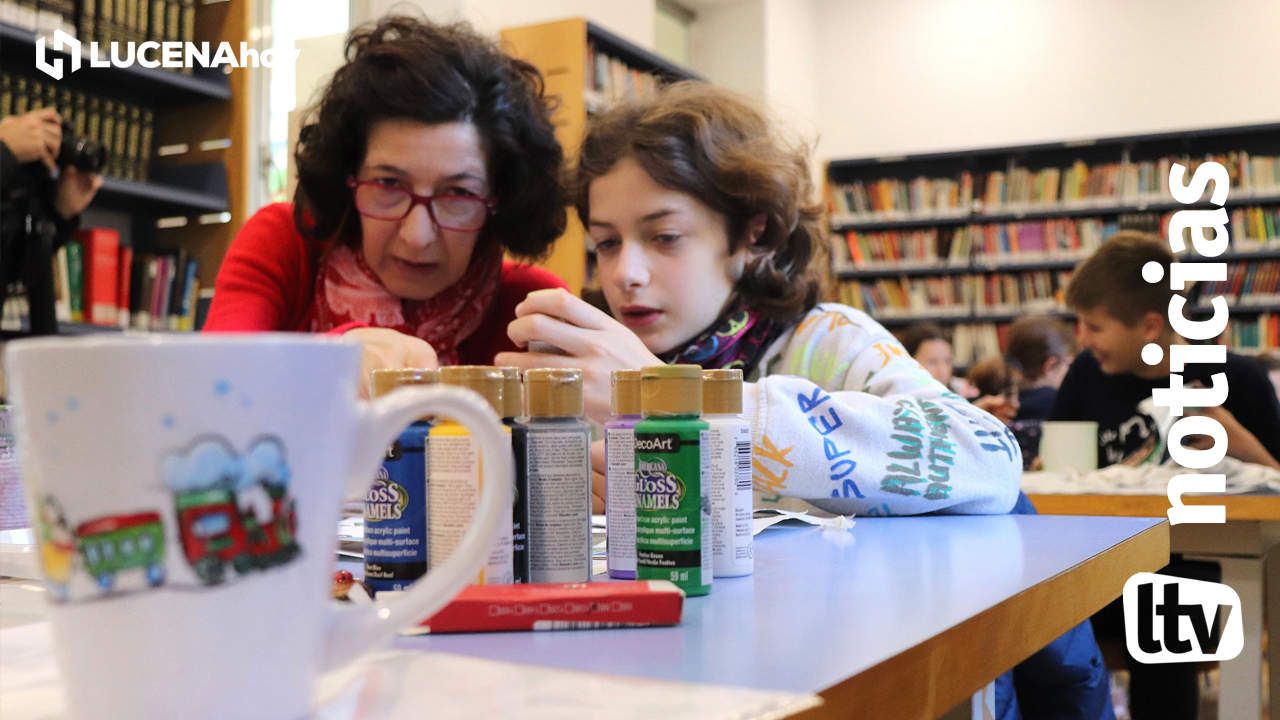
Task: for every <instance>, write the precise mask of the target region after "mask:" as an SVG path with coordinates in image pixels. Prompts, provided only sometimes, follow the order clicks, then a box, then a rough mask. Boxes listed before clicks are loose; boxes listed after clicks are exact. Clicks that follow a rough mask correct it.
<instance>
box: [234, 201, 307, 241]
mask: <svg viewBox="0 0 1280 720" xmlns="http://www.w3.org/2000/svg"><path fill="white" fill-rule="evenodd" d="M240 236H242V237H248V238H250V239H253V240H260V241H275V242H282V241H283V242H289V241H294V242H297V243H302V241H303V239H302V233H299V232H298V228H297V227H296V226H295V225H294V223H293V203H288V202H277V203H271V204H269V205H263V206H262V207H261V208H259V209H258V211H257V212H255V213H254V214H253V215H252V216H250V218H249V219H248V220H247V221H246V222H245V224H244V225H243V226H241V228H240Z"/></svg>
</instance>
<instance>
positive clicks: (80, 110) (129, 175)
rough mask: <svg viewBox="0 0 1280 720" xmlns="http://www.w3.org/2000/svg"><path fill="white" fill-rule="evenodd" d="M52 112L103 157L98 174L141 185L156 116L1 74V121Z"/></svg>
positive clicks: (53, 85)
mask: <svg viewBox="0 0 1280 720" xmlns="http://www.w3.org/2000/svg"><path fill="white" fill-rule="evenodd" d="M42 107H55V108H57V109H58V114H59V115H61V116H62V118H63V119H64V120H69V121H71V124H72V126H73V127H74V128H75V130H76V133H77V134H78V135H79V136H80V137H82V138H87V139H90V140H93V141H95V142H97V143H99V144H101V145H102V146H103V148H105V149H106V151H107V161H106V165H105V166H104V167H103V168H102V172H103V173H104V174H106V175H111V176H113V177H118V178H123V179H125V180H136V181H139V182H141V181H145V180H146V179H147V177H148V168H150V166H151V152H152V145H153V137H154V134H155V111H154V110H152V109H150V108H144V107H141V106H139V105H133V104H130V103H126V102H124V101H122V100H114V99H112V98H107V97H99V96H97V95H92V94H90V93H85V92H80V91H78V90H72V89H70V88H68V87H66V86H65V85H59V84H58V83H55V82H52V81H50V82H44V81H41V80H38V79H36V78H33V77H27V76H25V75H20V74H15V73H8V72H0V115H22V114H24V113H26V112H28V111H31V110H36V109H39V108H42Z"/></svg>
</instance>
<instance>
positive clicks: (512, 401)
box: [498, 367, 524, 418]
mask: <svg viewBox="0 0 1280 720" xmlns="http://www.w3.org/2000/svg"><path fill="white" fill-rule="evenodd" d="M498 369H499V370H501V371H502V406H503V407H504V408H506V409H505V410H503V411H502V417H504V418H514V417H520V416H521V415H523V414H524V383H522V382H520V368H515V367H500V368H498Z"/></svg>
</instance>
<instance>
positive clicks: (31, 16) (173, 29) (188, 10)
mask: <svg viewBox="0 0 1280 720" xmlns="http://www.w3.org/2000/svg"><path fill="white" fill-rule="evenodd" d="M0 22H6V23H8V24H10V25H14V26H15V27H20V28H24V29H27V30H30V31H32V32H34V33H37V34H45V33H51V32H53V31H54V30H56V29H61V30H62V31H63V32H66V33H67V34H69V35H72V36H74V37H75V38H76V39H77V40H79V41H80V42H82V43H91V42H96V43H99V47H101V48H103V49H104V51H105V48H106V46H107V44H108V43H111V42H115V41H119V42H136V43H142V42H145V41H148V40H151V41H155V42H166V41H178V42H193V41H194V40H195V26H196V2H195V0H0Z"/></svg>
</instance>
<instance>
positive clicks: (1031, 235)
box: [826, 123, 1280, 364]
mask: <svg viewBox="0 0 1280 720" xmlns="http://www.w3.org/2000/svg"><path fill="white" fill-rule="evenodd" d="M1206 159H1213V160H1217V161H1219V162H1222V163H1223V164H1224V165H1226V166H1227V167H1228V170H1229V172H1230V174H1231V184H1232V187H1231V192H1230V195H1229V197H1228V201H1227V211H1228V213H1229V217H1230V223H1231V224H1230V231H1231V238H1232V245H1231V248H1232V249H1231V251H1230V252H1228V253H1226V254H1224V255H1223V256H1221V257H1219V258H1213V259H1212V260H1213V261H1219V260H1220V261H1225V262H1227V263H1229V264H1230V268H1229V269H1230V274H1229V277H1228V280H1227V282H1226V283H1221V284H1217V285H1215V286H1206V287H1203V288H1201V289H1200V295H1201V296H1204V297H1208V296H1209V295H1213V294H1218V293H1221V294H1224V295H1225V296H1226V297H1227V299H1228V302H1229V303H1230V304H1231V307H1232V328H1231V330H1230V331H1229V338H1228V339H1229V341H1230V342H1232V343H1233V344H1235V345H1237V346H1238V348H1239V349H1241V350H1246V351H1258V350H1261V349H1267V348H1275V347H1277V345H1280V326H1278V325H1277V318H1278V317H1280V123H1267V124H1259V125H1249V126H1235V127H1223V128H1207V129H1197V130H1189V131H1181V132H1161V133H1151V134H1145V135H1130V136H1122V137H1110V138H1098V139H1090V140H1080V141H1064V142H1050V143H1040V144H1035V145H1021V146H1010V147H997V148H976V149H967V150H959V151H954V152H939V153H927V154H918V155H899V156H893V157H868V158H857V159H849V160H836V161H832V162H830V163H829V164H828V165H827V170H826V180H827V182H826V193H827V198H826V199H827V204H828V210H829V212H830V230H831V233H832V236H833V243H832V244H833V261H832V268H833V270H832V272H833V275H834V279H835V280H836V285H837V292H838V296H839V299H840V300H841V301H843V302H846V303H848V304H850V305H853V306H855V307H861V308H862V309H864V310H867V311H868V312H870V313H871V314H872V315H874V316H875V317H876V318H877V319H878V320H880V321H881V322H883V323H884V324H885V325H886V326H889V327H900V326H904V325H907V324H910V323H913V322H919V321H932V322H936V323H940V324H944V325H950V326H953V327H954V328H955V329H956V331H957V334H964V335H966V337H965V338H964V339H963V342H961V343H957V362H958V363H960V364H971V363H972V362H973V361H975V360H976V359H979V358H980V357H981V356H982V355H985V354H988V353H996V352H999V350H1000V347H999V342H1000V341H999V338H1000V337H1001V336H1002V330H1003V325H1004V324H1006V323H1008V322H1011V321H1012V320H1014V319H1016V318H1017V317H1019V316H1021V315H1024V314H1028V313H1032V312H1047V313H1049V314H1051V315H1055V316H1058V317H1061V318H1064V319H1070V318H1071V317H1073V316H1072V315H1071V313H1070V312H1068V311H1067V310H1066V309H1065V308H1064V307H1063V306H1062V304H1061V302H1062V292H1063V290H1064V289H1065V287H1066V283H1067V282H1068V281H1069V278H1070V272H1071V270H1073V269H1074V267H1075V266H1076V264H1077V263H1078V262H1080V261H1081V260H1083V259H1084V258H1085V257H1087V256H1088V255H1089V253H1091V252H1092V251H1093V250H1094V249H1095V248H1096V247H1098V246H1099V245H1100V244H1101V243H1103V242H1105V241H1106V239H1107V238H1108V237H1110V235H1112V234H1113V233H1115V232H1116V231H1118V230H1120V229H1127V228H1134V229H1142V230H1148V231H1152V232H1156V233H1159V234H1161V235H1162V236H1167V232H1166V230H1167V227H1168V220H1169V217H1170V216H1171V214H1172V213H1173V212H1174V211H1175V210H1177V209H1183V208H1184V207H1193V208H1210V207H1214V206H1212V205H1210V204H1209V203H1207V202H1205V203H1200V204H1197V205H1192V206H1183V205H1181V204H1179V203H1177V202H1175V201H1174V200H1173V198H1172V196H1171V195H1170V193H1169V189H1168V187H1167V178H1168V167H1169V165H1170V164H1171V163H1173V162H1181V163H1183V164H1190V165H1192V166H1193V168H1194V165H1195V164H1196V163H1198V162H1200V161H1203V160H1206ZM1193 168H1192V169H1193ZM1195 259H1196V260H1199V258H1195ZM1194 299H1195V298H1193V300H1194ZM1197 307H1198V308H1199V309H1200V310H1201V311H1204V312H1207V309H1206V308H1205V307H1204V306H1197ZM961 345H963V346H964V350H965V352H962V351H961V347H960V346H961ZM970 351H971V354H966V353H967V352H970Z"/></svg>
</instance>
